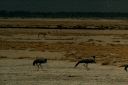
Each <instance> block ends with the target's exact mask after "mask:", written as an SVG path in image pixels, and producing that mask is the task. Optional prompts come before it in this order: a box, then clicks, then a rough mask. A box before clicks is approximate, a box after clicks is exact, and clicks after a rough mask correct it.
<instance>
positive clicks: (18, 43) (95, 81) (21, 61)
mask: <svg viewBox="0 0 128 85" xmlns="http://www.w3.org/2000/svg"><path fill="white" fill-rule="evenodd" d="M35 21H36V22H35ZM42 23H43V24H42ZM67 23H68V24H67ZM72 23H73V24H72ZM60 24H61V25H64V26H67V27H70V26H74V25H82V26H90V25H91V26H98V27H100V26H110V27H113V26H114V27H116V28H117V29H118V28H122V27H123V28H126V27H127V20H78V21H77V20H62V21H60V20H50V19H49V20H43V21H42V20H41V19H39V20H33V19H29V20H25V21H24V19H23V20H18V19H16V20H15V19H14V20H13V19H9V20H8V19H5V20H3V19H1V20H0V26H10V25H11V26H19V27H20V26H22V25H24V26H29V27H31V26H44V25H45V26H49V25H50V26H56V25H60ZM39 34H40V35H39ZM93 55H95V56H96V62H97V63H96V64H90V65H89V67H90V70H88V71H87V70H86V69H85V67H84V66H83V65H79V66H78V67H77V68H73V67H74V65H75V63H76V62H77V61H78V60H80V59H82V58H86V57H90V56H93ZM36 57H45V58H47V59H48V63H47V64H46V65H43V66H44V67H43V69H40V70H39V71H37V68H36V67H34V66H32V62H33V60H34V59H35V58H36ZM123 64H128V30H121V29H120V30H83V29H75V30H73V29H34V28H33V29H31V28H29V29H25V28H24V29H22V28H15V29H14V28H6V29H0V85H127V84H128V73H127V72H125V71H124V68H123V67H119V66H121V65H123Z"/></svg>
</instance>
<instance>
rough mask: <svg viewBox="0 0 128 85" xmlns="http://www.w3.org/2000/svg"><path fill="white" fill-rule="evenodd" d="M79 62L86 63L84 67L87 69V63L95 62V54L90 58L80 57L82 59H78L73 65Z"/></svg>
mask: <svg viewBox="0 0 128 85" xmlns="http://www.w3.org/2000/svg"><path fill="white" fill-rule="evenodd" d="M80 63H84V65H85V64H86V69H88V70H89V68H88V64H89V63H96V61H95V56H92V58H88V59H82V60H80V61H78V62H77V63H76V65H75V67H77V66H78V65H79V64H80Z"/></svg>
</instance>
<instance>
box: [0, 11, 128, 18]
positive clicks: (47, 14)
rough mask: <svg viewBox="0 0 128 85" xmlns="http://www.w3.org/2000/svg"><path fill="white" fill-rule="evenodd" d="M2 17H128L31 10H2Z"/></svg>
mask: <svg viewBox="0 0 128 85" xmlns="http://www.w3.org/2000/svg"><path fill="white" fill-rule="evenodd" d="M0 17H2V18H128V13H120V12H29V11H6V10H0Z"/></svg>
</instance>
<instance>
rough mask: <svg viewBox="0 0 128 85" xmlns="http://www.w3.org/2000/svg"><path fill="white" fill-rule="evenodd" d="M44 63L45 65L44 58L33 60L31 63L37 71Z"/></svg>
mask: <svg viewBox="0 0 128 85" xmlns="http://www.w3.org/2000/svg"><path fill="white" fill-rule="evenodd" d="M45 63H47V59H45V58H37V59H35V60H34V61H33V66H35V65H36V66H37V67H38V70H39V68H40V67H42V66H41V64H45Z"/></svg>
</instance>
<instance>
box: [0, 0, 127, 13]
mask: <svg viewBox="0 0 128 85" xmlns="http://www.w3.org/2000/svg"><path fill="white" fill-rule="evenodd" d="M0 10H11V11H15V10H24V11H43V12H51V11H52V12H58V11H68V12H128V0H0Z"/></svg>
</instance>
